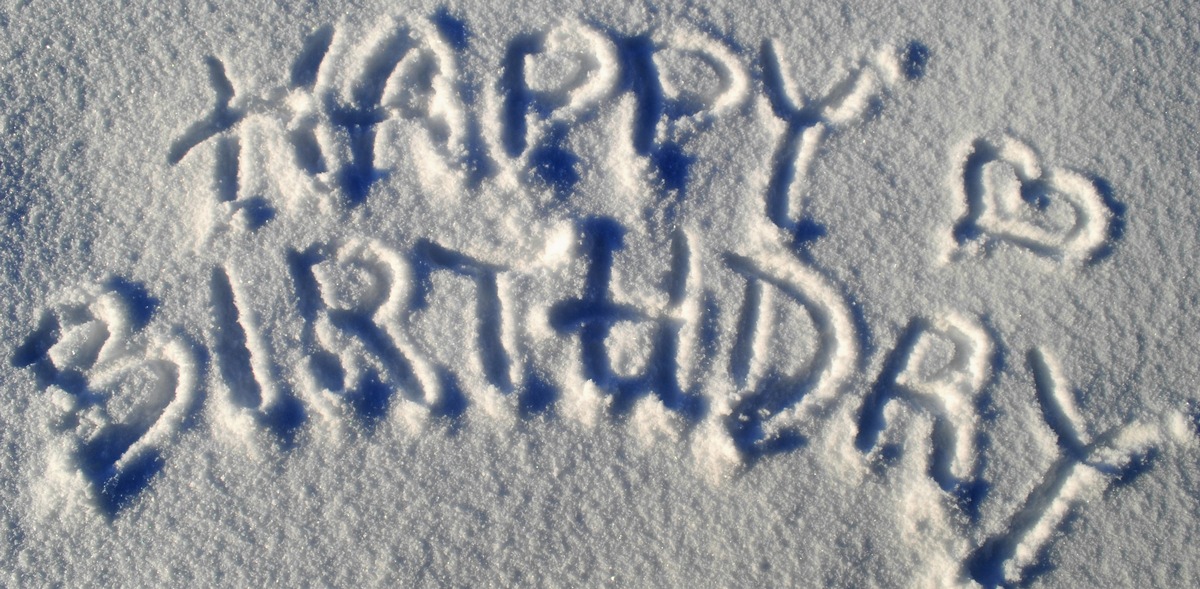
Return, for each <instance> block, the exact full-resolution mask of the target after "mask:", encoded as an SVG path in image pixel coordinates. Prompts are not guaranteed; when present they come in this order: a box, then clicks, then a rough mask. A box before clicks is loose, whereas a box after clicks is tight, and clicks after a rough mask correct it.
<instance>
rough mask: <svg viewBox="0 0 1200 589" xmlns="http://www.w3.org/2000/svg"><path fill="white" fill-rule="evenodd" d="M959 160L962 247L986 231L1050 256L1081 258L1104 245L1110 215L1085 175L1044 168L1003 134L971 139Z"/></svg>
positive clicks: (958, 235)
mask: <svg viewBox="0 0 1200 589" xmlns="http://www.w3.org/2000/svg"><path fill="white" fill-rule="evenodd" d="M961 161H962V162H963V164H962V167H961V169H960V170H959V174H958V177H959V178H960V180H961V182H960V183H959V189H960V191H961V193H960V195H959V197H960V198H961V199H962V201H963V202H965V203H966V205H967V214H966V215H965V216H964V218H963V219H961V220H960V221H959V223H958V224H957V227H956V229H955V237H956V238H957V241H958V243H959V245H960V246H961V245H963V244H964V243H965V242H966V241H968V240H970V239H971V238H974V237H976V236H981V235H987V236H988V237H990V238H992V239H995V240H998V241H1003V242H1008V243H1012V244H1015V245H1018V246H1020V247H1023V248H1025V249H1028V250H1031V251H1033V252H1035V253H1038V254H1040V255H1043V256H1046V257H1049V258H1055V259H1066V260H1083V259H1086V258H1088V257H1089V256H1091V255H1092V254H1093V253H1095V252H1096V251H1097V250H1098V249H1099V248H1100V247H1101V246H1103V245H1104V244H1105V241H1106V239H1107V236H1108V226H1109V222H1110V219H1111V216H1112V214H1111V212H1110V211H1109V209H1108V207H1107V206H1106V204H1105V202H1104V200H1103V199H1102V198H1101V195H1100V193H1099V191H1098V190H1097V188H1096V186H1095V185H1094V184H1093V183H1092V182H1091V181H1090V180H1089V179H1088V178H1086V177H1084V176H1082V175H1080V174H1078V173H1075V172H1072V171H1069V170H1065V169H1062V168H1052V169H1050V170H1048V171H1043V169H1042V166H1041V165H1040V163H1039V158H1038V155H1037V153H1036V152H1034V150H1033V149H1032V148H1030V147H1029V146H1028V145H1026V144H1024V143H1021V142H1020V141H1018V140H1016V139H1013V138H1012V137H1007V136H1005V137H1002V138H1001V139H1000V140H999V141H998V142H996V143H992V142H989V141H987V140H984V139H980V140H977V141H975V142H974V143H973V144H972V145H971V147H970V149H969V150H968V151H967V153H966V154H965V156H963V157H962V158H961Z"/></svg>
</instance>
